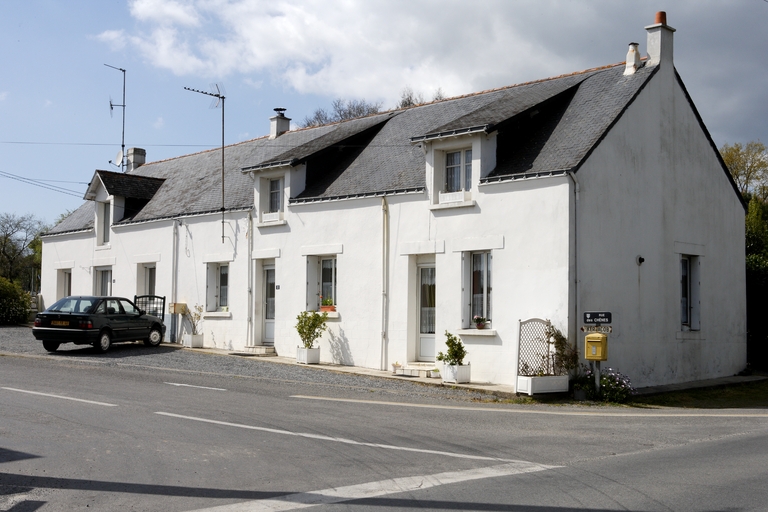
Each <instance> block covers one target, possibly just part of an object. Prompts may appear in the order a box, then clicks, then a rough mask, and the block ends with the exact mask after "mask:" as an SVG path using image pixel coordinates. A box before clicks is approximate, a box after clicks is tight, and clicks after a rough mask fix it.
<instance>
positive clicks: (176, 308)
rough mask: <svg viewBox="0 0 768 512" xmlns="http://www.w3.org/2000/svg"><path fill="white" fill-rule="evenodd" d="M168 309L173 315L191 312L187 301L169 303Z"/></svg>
mask: <svg viewBox="0 0 768 512" xmlns="http://www.w3.org/2000/svg"><path fill="white" fill-rule="evenodd" d="M168 310H169V311H168V312H169V313H170V314H172V315H186V314H187V313H188V312H189V310H188V309H187V303H186V302H171V303H170V304H168Z"/></svg>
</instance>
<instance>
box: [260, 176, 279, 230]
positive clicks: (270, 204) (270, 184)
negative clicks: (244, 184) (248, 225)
mask: <svg viewBox="0 0 768 512" xmlns="http://www.w3.org/2000/svg"><path fill="white" fill-rule="evenodd" d="M283 190H284V178H283V177H282V176H281V177H274V178H262V180H261V194H260V208H259V209H260V210H261V222H262V223H267V222H277V221H281V220H283Z"/></svg>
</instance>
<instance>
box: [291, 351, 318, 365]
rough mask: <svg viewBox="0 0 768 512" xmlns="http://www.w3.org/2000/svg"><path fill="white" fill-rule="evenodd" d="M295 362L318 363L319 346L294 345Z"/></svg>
mask: <svg viewBox="0 0 768 512" xmlns="http://www.w3.org/2000/svg"><path fill="white" fill-rule="evenodd" d="M296 362H297V363H301V364H319V363H320V347H315V348H304V347H296Z"/></svg>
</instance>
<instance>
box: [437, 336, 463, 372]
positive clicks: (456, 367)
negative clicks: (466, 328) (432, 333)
mask: <svg viewBox="0 0 768 512" xmlns="http://www.w3.org/2000/svg"><path fill="white" fill-rule="evenodd" d="M445 338H446V339H445V344H446V346H447V347H448V350H446V351H445V354H443V353H442V352H438V353H437V360H438V361H442V362H443V371H442V372H440V374H441V375H442V376H443V382H454V383H456V384H460V383H462V382H469V378H470V366H469V363H467V364H466V365H465V364H464V358H465V357H466V356H467V349H466V348H464V344H463V343H462V342H461V340H460V339H458V338H457V337H456V336H454V335H453V334H451V333H449V332H448V331H445Z"/></svg>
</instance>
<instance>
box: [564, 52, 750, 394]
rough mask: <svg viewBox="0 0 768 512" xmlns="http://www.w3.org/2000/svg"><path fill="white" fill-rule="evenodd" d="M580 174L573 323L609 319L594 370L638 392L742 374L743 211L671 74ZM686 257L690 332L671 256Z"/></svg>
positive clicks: (647, 93)
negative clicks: (692, 305)
mask: <svg viewBox="0 0 768 512" xmlns="http://www.w3.org/2000/svg"><path fill="white" fill-rule="evenodd" d="M577 177H578V180H579V182H580V186H581V193H580V201H579V203H578V205H577V218H578V228H577V230H578V234H579V240H578V265H579V269H578V279H579V282H578V307H579V313H578V318H579V319H581V317H582V312H583V311H611V312H612V313H613V334H611V335H609V342H608V361H607V363H603V367H605V366H611V367H613V368H617V369H619V370H620V371H622V372H623V373H626V374H628V375H629V376H630V378H631V379H632V382H633V384H634V385H637V386H649V385H656V384H664V383H673V382H684V381H691V380H698V379H706V378H712V377H720V376H726V375H733V374H735V373H737V372H738V371H740V370H742V369H743V368H744V366H745V364H746V313H745V312H746V298H745V275H744V209H743V207H742V205H741V203H740V202H739V200H738V197H737V194H736V193H735V192H734V190H733V188H732V186H731V184H730V182H729V181H728V178H727V177H726V174H725V173H724V172H723V169H722V167H721V165H720V164H719V162H718V160H717V158H716V156H715V149H714V148H713V147H712V146H711V145H710V143H709V141H708V140H707V138H706V136H705V133H704V132H703V131H702V129H701V127H700V125H699V123H698V120H697V119H696V117H695V115H694V114H693V112H692V111H691V108H690V106H689V103H688V101H687V99H686V98H685V96H684V93H683V91H682V89H681V88H680V86H679V84H678V83H677V81H676V80H675V77H674V70H673V69H672V68H671V66H666V67H664V66H662V67H661V69H659V71H658V73H657V75H656V76H655V77H654V79H653V80H651V82H650V83H649V84H648V85H647V86H646V88H645V89H644V90H643V91H642V92H641V93H640V95H639V97H638V98H637V99H636V100H635V102H634V103H633V104H632V105H630V107H629V109H628V110H627V112H626V113H625V114H624V116H623V117H622V118H621V119H620V121H619V122H618V123H617V124H616V125H615V126H614V127H613V128H612V129H611V131H610V132H609V133H608V135H607V136H606V138H605V139H604V140H603V142H602V143H601V144H600V146H599V147H598V148H597V149H596V151H595V152H594V153H593V154H592V156H591V157H590V159H589V161H588V162H587V163H586V164H585V165H584V166H583V167H582V169H581V170H579V172H578V173H577ZM691 251H701V257H700V261H701V285H700V290H701V330H700V331H698V332H684V331H683V330H682V329H681V320H680V317H681V314H680V310H681V307H680V289H681V285H680V263H679V259H680V253H681V252H683V253H689V252H691ZM637 256H642V257H643V258H644V259H645V261H644V262H643V263H642V265H639V266H638V264H637V262H636V258H637ZM579 321H580V320H579ZM581 345H582V349H583V341H582V343H581Z"/></svg>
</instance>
